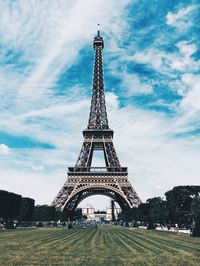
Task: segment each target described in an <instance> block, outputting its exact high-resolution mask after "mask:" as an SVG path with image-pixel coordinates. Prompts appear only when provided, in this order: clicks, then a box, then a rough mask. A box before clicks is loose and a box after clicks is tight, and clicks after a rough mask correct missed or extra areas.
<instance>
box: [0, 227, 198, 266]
mask: <svg viewBox="0 0 200 266" xmlns="http://www.w3.org/2000/svg"><path fill="white" fill-rule="evenodd" d="M0 265H4V266H7V265H91V266H96V265H108V266H110V265H148V266H149V265H180V266H183V265H185V266H188V265H200V238H192V237H189V236H185V235H175V234H171V233H165V232H157V231H149V230H142V229H131V230H130V229H126V228H116V227H102V228H98V229H97V230H95V229H72V230H68V229H57V228H37V229H17V230H9V231H0Z"/></svg>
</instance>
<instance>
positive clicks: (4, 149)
mask: <svg viewBox="0 0 200 266" xmlns="http://www.w3.org/2000/svg"><path fill="white" fill-rule="evenodd" d="M0 153H1V154H3V155H8V154H9V153H10V149H9V147H8V146H7V145H5V144H3V143H1V144H0Z"/></svg>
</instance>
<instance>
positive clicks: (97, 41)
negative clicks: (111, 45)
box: [93, 30, 104, 49]
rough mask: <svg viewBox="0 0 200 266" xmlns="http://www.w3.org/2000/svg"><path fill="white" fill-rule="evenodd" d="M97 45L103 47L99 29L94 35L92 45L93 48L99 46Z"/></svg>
mask: <svg viewBox="0 0 200 266" xmlns="http://www.w3.org/2000/svg"><path fill="white" fill-rule="evenodd" d="M99 46H100V47H102V49H103V47H104V41H103V37H101V35H100V31H99V30H98V31H97V36H95V37H94V41H93V47H94V49H95V48H96V47H99Z"/></svg>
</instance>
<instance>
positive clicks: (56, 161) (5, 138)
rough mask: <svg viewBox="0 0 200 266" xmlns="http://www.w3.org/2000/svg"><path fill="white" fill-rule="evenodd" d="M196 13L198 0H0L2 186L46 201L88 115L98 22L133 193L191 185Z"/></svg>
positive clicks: (196, 171)
mask: <svg viewBox="0 0 200 266" xmlns="http://www.w3.org/2000/svg"><path fill="white" fill-rule="evenodd" d="M199 14H200V5H199V3H198V1H197V0H196V1H190V0H187V1H183V0H182V1H175V0H173V1H161V0H153V1H148V0H140V1H138V0H135V1H129V0H119V1H114V0H110V1H109V2H108V1H104V0H101V1H96V0H79V1H78V0H76V1H71V0H66V1H65V0H58V1H51V0H49V1H46V0H43V1H33V0H29V1H1V0H0V97H1V104H0V112H1V119H0V189H5V190H9V191H14V192H17V193H20V194H22V195H23V196H29V197H33V198H34V199H35V200H36V203H37V204H44V203H47V204H50V203H51V201H52V200H53V198H54V196H55V195H56V194H57V192H58V191H59V189H60V188H61V186H62V185H63V183H64V182H65V180H66V177H67V175H66V172H67V167H68V166H73V165H74V164H75V161H76V159H77V156H78V153H79V151H80V148H81V144H82V141H83V139H82V133H81V131H82V129H84V128H85V127H86V125H87V121H88V114H89V107H90V96H91V82H92V71H93V48H92V41H93V38H94V35H95V34H96V28H97V26H96V25H97V23H101V32H102V36H103V37H104V41H105V49H104V78H105V90H106V103H107V111H108V119H109V124H110V127H111V128H112V129H114V131H115V135H114V144H115V148H116V150H117V153H118V156H119V159H120V161H121V164H122V165H123V166H128V168H129V180H130V181H131V183H132V184H133V186H134V187H135V189H136V191H137V192H138V194H139V195H140V197H141V198H142V200H146V199H147V198H149V197H153V196H159V195H160V196H162V195H163V194H164V192H165V191H167V190H169V189H171V188H172V187H173V186H175V185H185V184H194V185H197V184H198V185H199V178H200V163H199V162H200V139H199V137H200V119H199V117H200V85H199V84H200V76H199V69H200V68H199V67H200V51H199V32H200V29H199V27H200V26H199V20H198V17H199ZM98 160H99V161H100V158H99V159H98V157H97V158H96V162H97V163H98ZM91 199H92V198H91ZM91 202H93V203H94V204H96V205H95V206H97V207H98V208H101V204H102V202H101V204H100V203H99V200H97V198H96V199H95V198H94V199H93V200H92V201H90V203H91ZM105 204H107V203H106V201H105Z"/></svg>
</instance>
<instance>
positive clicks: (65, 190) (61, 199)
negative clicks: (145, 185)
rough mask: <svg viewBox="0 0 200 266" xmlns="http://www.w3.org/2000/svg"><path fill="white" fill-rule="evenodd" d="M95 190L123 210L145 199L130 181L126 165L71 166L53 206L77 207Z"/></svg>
mask: <svg viewBox="0 0 200 266" xmlns="http://www.w3.org/2000/svg"><path fill="white" fill-rule="evenodd" d="M95 194H98V195H99V194H100V195H105V196H108V197H110V198H112V199H113V200H115V201H116V202H117V203H118V204H119V205H120V207H121V208H122V210H123V209H127V208H132V207H134V206H138V205H139V204H140V203H141V200H140V198H139V197H138V195H137V193H136V192H135V190H134V189H133V187H132V186H131V184H130V182H129V181H128V172H127V168H126V167H118V168H113V167H112V168H109V167H69V168H68V179H67V181H66V182H65V184H64V186H63V187H62V189H61V190H60V191H59V193H58V195H57V196H56V198H55V199H54V201H53V202H52V206H55V207H56V209H57V210H64V209H65V208H66V209H68V210H71V211H73V210H75V209H76V207H77V206H78V204H79V203H80V202H81V201H82V200H83V199H85V198H87V197H89V196H92V195H95Z"/></svg>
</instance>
